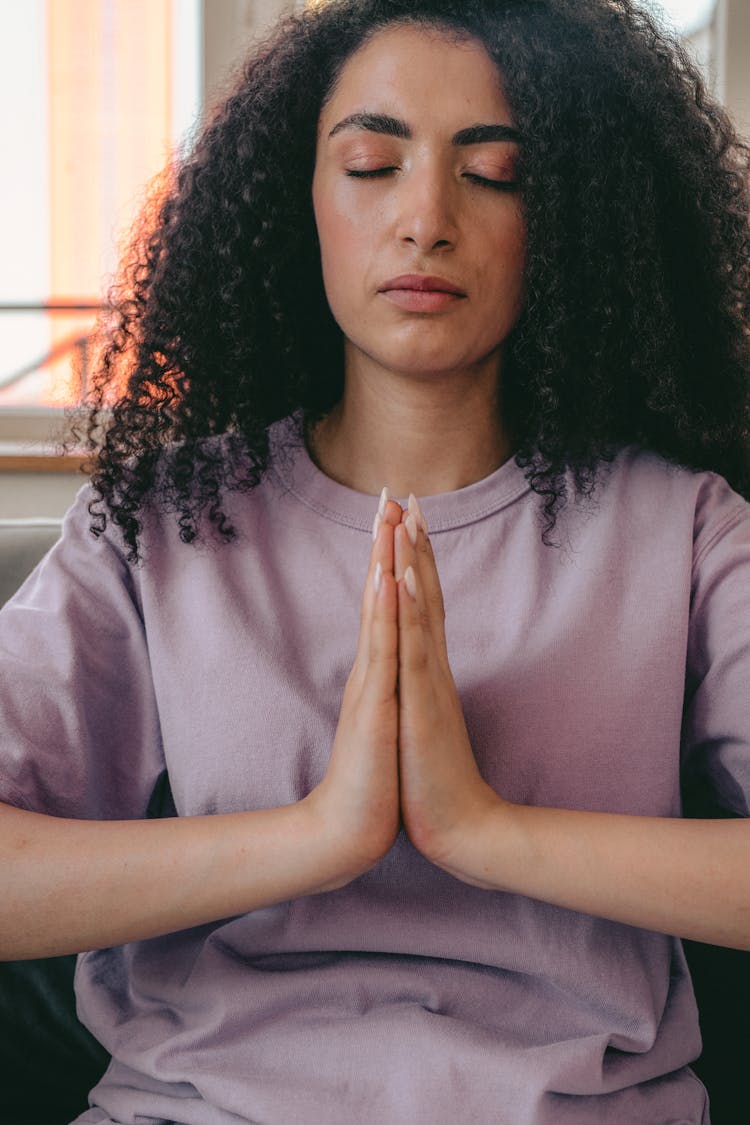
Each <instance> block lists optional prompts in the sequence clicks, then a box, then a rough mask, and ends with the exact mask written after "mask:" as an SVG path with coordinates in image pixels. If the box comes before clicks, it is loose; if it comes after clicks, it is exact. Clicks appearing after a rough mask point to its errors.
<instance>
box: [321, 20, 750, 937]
mask: <svg viewBox="0 0 750 1125" xmlns="http://www.w3.org/2000/svg"><path fill="white" fill-rule="evenodd" d="M456 90H460V91H461V97H460V98H458V97H456V96H455V92H456ZM446 91H449V93H448V95H447V96H446ZM358 112H379V113H389V114H392V115H393V116H396V117H399V118H401V119H403V120H405V121H407V122H408V124H409V127H410V129H411V133H412V137H411V139H410V140H408V141H407V140H403V139H401V140H399V142H398V144H397V145H396V144H395V143H394V141H393V139H392V138H388V139H387V146H388V151H387V152H384V151H381V145H383V142H382V140H379V139H378V138H376V139H375V140H374V141H373V138H372V137H370V136H367V137H365V138H361V137H356V136H355V137H354V138H352V137H351V136H349V135H348V133H349V131H348V130H347V131H346V133H344V132H342V133H339V134H337V136H336V137H335V138H330V130H331V129H332V128H333V127H334V125H335V123H336V122H338V121H340V120H342V119H343V118H344V117H345V116H347V115H348V114H351V113H358ZM493 120H494V121H501V122H502V121H505V122H509V121H510V120H511V118H510V115H509V111H508V107H507V105H506V104H505V102H504V99H503V97H502V94H501V92H500V87H499V80H498V76H497V74H496V72H495V71H494V68H493V66H492V64H491V61H490V60H489V57H488V56H487V55H486V54H485V53H484V51H483V48H481V46H479V45H477V44H471V43H469V44H462V45H461V46H457V45H456V44H454V43H452V42H450V41H449V40H446V39H445V38H443V37H442V36H439V35H436V34H434V33H427V32H424V31H417V30H415V29H414V28H403V27H402V28H398V29H389V30H387V31H384V32H381V33H379V34H378V35H377V36H375V37H374V38H373V39H372V40H371V41H370V42H369V43H368V44H367V46H366V47H365V48H363V49H362V50H361V51H360V52H358V53H357V54H356V55H354V56H353V58H352V59H350V60H349V62H348V63H347V65H346V66H345V67H344V69H343V72H342V75H341V80H340V82H339V85H338V87H337V89H336V92H335V93H334V96H333V98H332V99H331V101H330V102H329V104H328V105H327V106H326V107H325V108H324V110H323V113H322V115H321V128H320V136H319V144H318V164H317V167H316V172H315V180H314V190H313V194H314V203H315V213H316V218H317V221H318V229H319V235H320V241H321V253H322V262H323V272H324V278H325V282H326V287H327V292H328V295H329V299H330V301H331V307H332V310H333V312H334V315H335V316H336V317H337V320H338V321H339V324H340V325H341V327H342V331H343V332H344V336H345V360H346V367H345V375H346V383H345V386H346V391H345V395H344V398H343V401H342V403H340V404H339V407H338V408H337V410H336V411H334V413H333V415H332V416H331V418H330V419H329V420H328V422H327V424H325V425H323V426H322V427H319V429H318V431H317V432H316V433H315V434H313V435H312V442H311V452H312V454H313V456H314V457H316V459H317V460H318V464H319V465H320V467H321V468H322V469H323V471H325V472H327V473H328V474H329V475H330V476H332V477H334V479H337V480H339V481H340V482H341V483H343V484H345V485H347V486H348V487H350V488H354V489H358V490H360V491H365V492H371V493H373V492H374V493H377V492H378V491H379V488H380V483H381V482H382V481H383V480H388V482H389V484H390V485H391V488H392V491H393V492H395V494H396V495H401V496H404V495H407V493H409V492H414V493H419V494H421V495H429V494H434V493H437V492H440V491H445V490H450V489H457V488H460V487H463V486H464V485H466V484H469V483H471V482H473V481H475V480H478V479H481V477H482V476H484V475H486V474H487V473H489V472H491V471H492V470H493V469H494V468H496V467H497V466H498V465H499V464H501V463H502V461H503V460H504V459H505V458H506V457H507V455H508V439H507V435H505V434H504V432H503V428H502V424H501V423H500V422H498V421H497V412H496V410H495V406H496V405H497V403H498V395H499V390H500V375H501V371H502V350H503V347H502V345H503V341H504V339H506V338H507V334H508V332H509V331H510V330H511V328H512V326H513V324H514V322H515V318H516V317H517V315H518V312H519V310H520V307H521V304H522V292H523V286H522V270H523V242H524V226H523V215H522V211H521V208H520V204H519V202H518V200H517V199H516V198H515V197H514V196H513V195H512V194H510V193H509V194H499V193H498V194H488V195H484V194H483V193H484V192H485V191H488V192H490V191H491V189H480V188H476V186H473V187H472V188H471V189H470V188H469V187H468V186H467V181H466V179H465V173H466V170H467V168H469V167H471V168H472V169H473V168H474V161H475V160H476V162H477V164H482V163H483V162H484V161H485V160H486V162H487V164H493V167H494V168H495V171H496V172H497V173H500V171H501V167H500V165H503V162H504V160H507V153H506V154H505V155H504V156H501V155H500V153H499V151H498V150H499V147H500V146H498V145H494V147H493V146H487V147H488V148H489V151H483V152H482V153H481V154H480V153H479V150H477V152H475V153H470V154H469V153H465V152H464V151H461V152H460V153H457V152H456V151H455V149H454V147H453V146H451V144H450V141H449V139H448V134H451V135H452V133H453V132H454V131H455V130H457V129H460V128H463V127H466V126H468V125H470V124H474V123H475V122H477V121H485V122H486V121H493ZM344 136H347V140H346V144H343V143H342V145H341V146H339V145H338V144H337V145H336V146H335V147H334V146H333V145H332V143H330V142H332V141H333V140H336V141H338V140H339V139H340V138H343V137H344ZM370 146H372V150H371V148H370ZM383 147H386V146H384V145H383ZM392 147H393V148H397V149H398V151H397V152H392V151H391V148H392ZM504 147H505V148H506V149H507V147H508V146H507V145H506V146H504ZM480 155H481V160H480ZM494 162H496V163H494ZM347 163H349V167H351V166H352V165H354V164H358V165H359V166H370V167H371V166H373V165H375V166H377V165H380V166H386V165H387V166H389V167H391V166H392V167H393V168H394V169H395V170H394V171H392V172H389V173H388V175H387V176H386V177H385V178H384V180H383V181H382V182H381V180H380V179H376V180H374V181H368V180H364V181H361V180H358V179H356V178H355V179H354V180H353V186H352V182H351V181H350V180H348V179H347V178H346V174H345V170H346V167H347ZM504 166H505V167H506V168H507V164H506V165H504ZM486 171H489V169H486ZM469 182H470V181H469ZM480 192H481V193H482V194H476V193H480ZM412 271H420V272H430V273H438V274H442V275H444V276H447V277H450V278H451V279H452V280H454V281H459V280H460V282H461V284H462V285H464V286H465V288H466V292H467V295H468V299H467V301H466V303H465V304H464V303H461V304H457V305H452V306H451V307H450V308H448V309H447V310H446V311H444V312H441V313H440V314H437V315H429V314H419V313H413V312H406V313H404V311H403V310H401V309H394V308H393V307H392V306H390V305H386V303H385V302H384V301H383V299H382V295H381V294H380V293H379V292H378V284H379V282H381V281H382V279H383V278H389V277H393V276H395V275H398V274H400V273H405V272H412ZM490 294H491V296H490ZM498 314H500V315H498ZM410 508H411V509H412V510H411V511H409V512H407V511H402V510H401V507H400V505H398V504H396V503H395V502H394V501H392V500H390V499H386V498H385V497H384V498H383V499H382V500H381V507H380V516H381V519H379V520H378V521H376V527H375V531H376V534H375V541H374V544H373V549H372V553H371V558H370V569H369V572H368V576H367V581H366V584H365V594H364V599H363V611H362V625H361V632H360V640H359V646H358V655H357V661H356V663H355V667H354V669H353V671H352V675H351V677H350V679H349V681H348V683H347V687H346V691H345V696H344V703H343V705H342V717H341V720H340V725H339V733H338V734H337V739H336V742H335V744H334V747H333V751H332V756H331V763H330V766H329V773H328V775H327V777H326V779H325V780H324V783H323V784H322V785H321V786H319V787H318V790H319V791H318V792H314V793H313V794H311V797H310V799H308V801H309V804H310V805H311V806H312V807H314V808H317V809H319V810H320V809H322V810H324V813H323V814H321V812H320V811H318V816H319V819H320V823H321V824H326V823H328V824H330V823H331V822H332V820H334V819H335V818H336V816H337V815H338V817H340V816H341V815H342V810H344V809H345V808H347V806H349V807H351V806H350V804H349V801H346V802H342V800H341V795H342V793H344V791H345V787H346V785H348V786H349V791H350V792H352V793H355V794H357V795H358V800H359V807H358V808H357V809H355V812H354V813H353V816H352V819H350V820H349V821H348V823H347V826H346V829H345V834H347V835H348V836H349V838H350V839H351V838H352V836H353V835H354V834H356V832H357V831H358V830H359V831H360V832H361V839H362V841H363V842H364V843H363V852H362V857H361V858H362V859H363V860H366V862H367V863H375V862H377V860H378V857H379V856H381V855H383V854H385V852H386V851H387V850H388V848H389V846H390V845H391V843H392V841H393V838H394V833H395V831H396V824H397V823H398V821H399V817H400V822H401V823H402V824H403V826H404V828H405V830H406V832H407V834H408V836H409V838H410V839H411V841H412V843H413V844H414V846H415V847H416V848H417V849H418V850H419V851H421V852H422V853H423V854H424V855H425V856H426V858H428V859H429V860H430V861H431V862H433V863H435V864H436V865H437V866H440V867H442V868H443V869H444V870H446V871H447V872H449V873H450V874H451V875H453V876H455V877H456V878H458V879H460V880H462V881H464V882H466V883H469V884H471V885H473V886H477V887H481V888H484V889H488V890H503V891H508V892H511V893H517V894H523V895H527V896H529V897H532V898H537V899H540V900H542V901H545V902H550V903H554V904H556V905H559V906H562V907H566V908H568V909H571V910H577V911H582V912H585V913H589V914H594V915H597V916H600V917H604V918H609V919H612V920H614V921H618V922H624V923H627V924H629V925H633V926H639V927H642V928H644V929H648V930H655V931H658V932H662V933H667V934H675V935H677V936H679V937H684V938H691V939H693V940H696V941H703V942H711V943H714V944H718V945H726V946H731V947H734V948H738V949H750V874H748V873H749V872H750V831H749V830H748V829H749V827H750V826H748V825H747V824H746V823H744V822H741V821H734V822H732V821H712V820H703V821H698V820H691V821H688V820H681V819H679V818H676V819H672V818H659V817H637V818H635V817H633V816H626V815H620V814H608V813H592V812H579V811H575V810H568V809H550V808H534V807H530V806H522V805H515V804H512V803H511V802H508V801H506V800H505V799H504V798H503V797H502V796H501V795H500V794H498V793H495V792H494V791H493V790H492V789H491V788H490V787H489V786H488V785H487V784H486V783H485V782H484V780H483V779H482V777H481V775H480V773H479V770H478V767H477V764H476V761H475V758H474V754H473V751H472V747H471V744H470V741H469V737H468V733H467V730H466V724H465V722H464V717H463V712H462V708H461V703H460V699H459V696H458V692H457V689H456V685H455V681H454V679H453V675H452V672H451V667H450V660H449V654H448V651H447V646H446V638H445V627H444V622H445V608H444V601H443V594H442V589H441V585H440V578H439V575H438V571H437V566H436V563H435V557H434V554H433V551H432V546H431V544H430V541H429V535H428V534H427V533H426V530H425V527H424V526H423V522H422V520H421V518H420V513H419V510H418V506H416V504H415V501H414V498H413V497H411V498H410ZM363 731H366V732H367V736H366V737H363V736H362V733H361V732H363ZM365 747H366V748H367V749H366V750H365V749H364V748H365ZM358 755H359V757H358ZM345 783H346V785H345ZM396 793H397V794H398V797H397V798H396ZM396 800H397V801H398V809H396ZM344 815H346V814H344ZM363 826H364V827H363ZM356 858H357V859H360V857H359V856H357V857H356Z"/></svg>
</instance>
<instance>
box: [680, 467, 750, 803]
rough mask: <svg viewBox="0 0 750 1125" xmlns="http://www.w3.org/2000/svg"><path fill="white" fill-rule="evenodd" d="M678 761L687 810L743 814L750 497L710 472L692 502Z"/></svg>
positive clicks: (748, 741)
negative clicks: (680, 759)
mask: <svg viewBox="0 0 750 1125" xmlns="http://www.w3.org/2000/svg"><path fill="white" fill-rule="evenodd" d="M682 764H683V775H682V776H683V796H684V799H685V806H686V810H685V811H686V812H687V813H688V815H697V816H710V815H718V816H722V815H723V816H743V817H745V816H748V815H750V504H748V503H747V502H746V501H745V500H743V499H742V497H740V496H738V495H737V493H735V492H733V491H732V489H731V488H730V487H729V485H728V484H727V482H726V481H725V480H724V479H723V478H722V477H719V476H716V475H715V474H712V473H708V474H705V479H704V481H703V483H702V485H701V489H700V492H699V495H698V503H697V506H696V521H695V537H694V553H693V576H692V590H691V606H690V623H689V632H688V649H687V678H686V694H685V708H684V722H683V763H682Z"/></svg>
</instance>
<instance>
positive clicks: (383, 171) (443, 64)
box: [310, 26, 526, 496]
mask: <svg viewBox="0 0 750 1125" xmlns="http://www.w3.org/2000/svg"><path fill="white" fill-rule="evenodd" d="M457 91H459V92H460V96H457V94H456V92H457ZM355 113H371V114H387V115H389V116H390V117H393V118H395V119H397V120H399V121H401V122H403V123H405V124H406V125H407V126H408V128H409V131H410V134H411V135H410V137H409V138H403V137H394V136H388V135H384V134H382V133H377V132H374V131H372V130H370V129H364V128H355V127H350V128H340V129H339V130H338V131H335V130H336V127H337V126H339V125H340V123H341V122H343V121H345V120H346V119H347V118H348V117H350V116H351V115H352V114H355ZM476 124H504V125H506V126H512V125H513V117H512V114H511V111H510V108H509V106H508V104H507V101H506V99H505V97H504V95H503V92H502V88H501V84H500V77H499V75H498V72H497V70H496V68H495V66H494V64H493V62H492V61H491V59H490V58H489V56H488V55H487V53H486V51H485V50H484V47H483V46H482V45H481V44H480V43H478V42H476V41H474V40H466V41H463V42H460V43H455V42H453V41H451V40H450V39H447V38H446V37H445V36H444V35H441V34H439V33H437V32H435V31H426V30H424V29H417V28H415V27H409V26H399V27H395V28H387V29H385V30H383V31H381V32H379V33H378V34H376V35H375V36H374V37H373V38H372V39H371V40H370V41H368V42H367V43H366V44H365V46H364V47H362V48H361V49H360V50H359V51H358V52H356V53H355V54H354V55H353V56H352V57H351V58H350V59H349V60H348V62H347V63H346V64H345V66H344V67H343V70H342V73H341V74H340V76H339V81H338V83H337V85H336V87H335V90H334V92H333V95H332V97H331V98H330V99H329V101H328V102H327V104H326V105H325V106H324V107H323V110H322V113H321V116H320V121H319V130H318V143H317V157H316V166H315V173H314V178H313V185H312V194H313V205H314V210H315V218H316V223H317V228H318V235H319V240H320V247H321V262H322V270H323V280H324V283H325V288H326V294H327V297H328V300H329V304H330V306H331V310H332V312H333V315H334V317H335V318H336V320H337V323H338V324H339V326H340V327H341V330H342V333H343V336H344V359H345V393H344V397H343V400H342V401H341V403H339V405H338V406H337V408H336V409H335V410H334V411H333V412H332V414H331V415H329V417H328V419H326V420H325V421H324V423H322V424H321V425H320V426H319V427H318V429H317V430H316V432H315V433H314V434H313V435H311V437H310V447H311V453H312V455H313V457H314V459H315V460H316V461H317V463H318V465H319V467H320V468H321V469H322V470H323V472H325V473H326V474H327V475H328V476H331V477H332V478H333V479H334V480H338V481H339V482H340V483H342V484H346V485H348V486H349V487H350V488H354V489H356V490H358V491H362V492H368V493H371V494H374V495H378V494H379V493H380V490H381V488H382V486H383V483H384V482H385V481H387V482H388V485H389V487H390V488H391V492H392V493H393V494H394V495H400V496H406V495H408V493H409V492H410V491H412V490H413V491H414V492H415V493H417V494H418V495H422V496H425V495H434V494H436V493H439V492H445V491H453V490H455V489H458V488H462V487H465V486H466V485H468V484H471V483H473V482H474V481H476V480H480V479H482V477H484V476H487V475H488V474H489V473H491V472H492V471H494V470H495V469H496V468H498V467H499V466H500V465H501V464H502V463H503V462H504V461H505V460H507V458H508V456H509V455H510V452H511V450H510V444H509V441H508V438H507V435H506V434H505V433H504V430H503V427H502V422H501V420H500V417H499V411H498V395H499V387H500V374H501V369H502V350H503V342H504V341H505V339H506V338H507V336H508V334H509V332H510V331H511V329H512V328H513V326H514V324H515V323H516V320H517V319H518V315H519V313H520V310H521V307H522V303H523V264H524V252H525V233H526V232H525V222H524V215H523V209H522V206H521V201H520V197H519V195H518V192H517V191H516V190H514V189H513V188H512V187H511V188H510V189H509V188H508V185H509V184H512V183H513V180H514V175H515V171H514V166H515V161H516V158H517V153H518V146H517V144H516V143H513V142H510V141H507V140H506V141H488V142H485V143H480V144H472V145H456V144H454V143H452V138H453V137H454V136H455V134H456V133H458V132H459V131H460V130H462V129H467V128H468V127H470V126H473V125H476ZM332 133H333V135H331V134H332ZM363 171H369V172H372V171H380V174H379V175H378V176H376V177H370V178H366V177H364V178H363V177H361V176H352V175H351V174H350V173H351V172H360V173H361V172H363ZM477 177H481V178H483V179H490V180H492V181H494V182H495V183H500V184H501V185H502V186H501V188H499V189H498V188H497V187H495V186H489V185H487V184H486V183H483V182H478V180H477ZM408 273H422V274H431V275H438V276H441V277H445V278H447V279H448V280H450V281H452V282H454V283H455V284H456V285H457V286H459V288H460V289H461V290H462V291H463V292H464V293H465V297H463V298H461V299H459V300H456V301H455V302H453V303H452V304H451V305H450V306H449V307H448V308H445V309H442V310H439V311H434V312H415V311H409V310H405V309H403V308H400V307H398V306H397V305H396V304H394V303H392V302H391V301H390V300H388V299H387V298H386V296H385V295H384V294H383V293H382V292H380V288H381V286H382V285H383V283H384V282H386V281H387V280H389V279H391V278H394V277H398V276H400V275H402V274H408Z"/></svg>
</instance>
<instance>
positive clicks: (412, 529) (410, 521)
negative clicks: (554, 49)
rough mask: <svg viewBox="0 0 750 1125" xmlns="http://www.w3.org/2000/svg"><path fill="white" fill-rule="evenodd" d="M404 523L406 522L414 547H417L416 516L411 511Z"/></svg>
mask: <svg viewBox="0 0 750 1125" xmlns="http://www.w3.org/2000/svg"><path fill="white" fill-rule="evenodd" d="M404 523H405V524H406V532H407V535H408V536H409V538H410V539H411V545H412V547H416V545H417V521H416V520H415V519H414V516H413V515H412V514H411V512H409V515H408V516H407V517H406V519H405V520H404Z"/></svg>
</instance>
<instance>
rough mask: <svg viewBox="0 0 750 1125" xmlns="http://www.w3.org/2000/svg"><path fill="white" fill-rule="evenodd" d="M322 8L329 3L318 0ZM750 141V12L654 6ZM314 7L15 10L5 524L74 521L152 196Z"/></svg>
mask: <svg viewBox="0 0 750 1125" xmlns="http://www.w3.org/2000/svg"><path fill="white" fill-rule="evenodd" d="M309 2H312V3H321V2H323V3H324V2H325V0H309ZM639 2H640V3H641V4H642V6H644V7H647V8H649V9H650V10H651V11H653V12H655V13H656V14H657V15H658V17H659V18H660V19H661V20H662V21H663V22H664V23H666V24H667V25H669V27H670V28H672V29H673V30H674V31H675V33H676V34H678V35H679V36H680V38H681V39H682V40H683V41H684V42H685V44H686V45H687V47H688V49H689V50H690V51H691V52H692V53H693V55H694V57H695V58H696V59H697V61H698V63H699V65H700V66H701V68H702V70H703V72H704V74H705V77H706V80H707V82H708V84H709V86H710V88H711V89H712V90H713V92H714V93H715V94H716V95H717V96H718V97H719V99H720V100H721V101H722V102H723V103H724V105H725V106H726V107H727V108H728V110H729V111H730V113H731V114H732V116H733V117H734V119H735V121H736V122H737V124H738V126H739V127H740V130H741V131H742V132H743V134H744V135H745V136H750V66H749V65H748V60H750V0H659V2H657V0H639ZM304 6H305V0H0V92H1V96H0V104H1V105H2V107H3V110H2V113H3V115H4V119H3V129H2V134H3V138H4V142H5V146H6V148H5V151H6V161H5V170H4V175H3V179H2V185H1V186H0V199H2V204H3V206H2V207H1V208H0V241H1V243H2V248H3V252H2V255H0V519H2V518H8V517H24V518H29V517H32V518H33V517H47V516H60V515H61V514H62V513H63V512H64V511H65V509H66V508H67V507H68V505H69V503H70V502H71V500H72V498H73V495H74V494H75V492H76V490H77V489H78V488H79V487H80V485H81V483H82V478H81V476H80V473H79V471H78V470H79V465H80V462H79V459H77V458H75V457H73V456H65V457H64V456H60V455H59V454H58V453H57V451H56V447H55V444H54V435H55V432H56V428H57V429H59V425H60V419H61V417H62V415H63V410H64V407H65V406H67V405H71V404H74V403H75V402H76V401H77V400H78V398H79V396H80V394H81V391H82V388H83V385H85V380H86V376H87V362H88V359H89V356H88V352H89V344H88V335H89V333H90V331H91V328H92V325H93V322H94V319H95V317H96V315H97V312H98V309H99V306H100V305H101V303H102V301H103V299H104V294H105V292H106V288H107V284H108V279H109V278H110V276H111V274H112V273H113V271H114V269H115V265H116V261H117V256H118V247H119V246H120V244H121V240H122V238H123V235H124V234H125V233H126V232H127V230H128V228H129V226H130V225H131V223H132V221H133V219H134V218H135V216H136V214H137V212H138V209H139V207H140V205H141V203H142V201H143V199H144V193H145V190H146V188H147V185H148V184H149V183H150V181H151V180H152V179H153V177H155V176H157V175H158V174H159V173H160V171H161V170H162V169H163V168H164V166H165V164H166V162H167V161H168V159H169V157H170V154H171V153H173V152H174V151H175V149H177V148H179V147H180V146H181V145H186V144H189V143H190V139H191V137H192V136H193V133H194V130H195V128H196V123H197V122H198V121H199V120H200V117H201V114H202V113H203V112H204V111H205V110H206V109H207V108H210V107H211V106H212V105H213V104H215V102H216V101H217V100H218V99H219V98H220V97H221V95H222V92H223V91H224V90H225V89H226V87H227V85H228V83H229V80H230V77H231V74H232V71H233V68H234V67H235V66H236V65H237V63H238V61H239V60H240V59H241V57H242V56H243V54H244V53H245V51H246V49H247V47H248V46H249V44H250V43H251V42H252V40H253V39H254V38H256V37H257V36H259V35H261V34H262V33H263V32H264V30H266V29H267V27H268V25H269V24H270V23H272V22H273V21H274V20H276V19H277V18H278V17H279V16H280V15H282V14H284V13H286V12H288V11H291V10H295V9H300V8H303V7H304Z"/></svg>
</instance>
